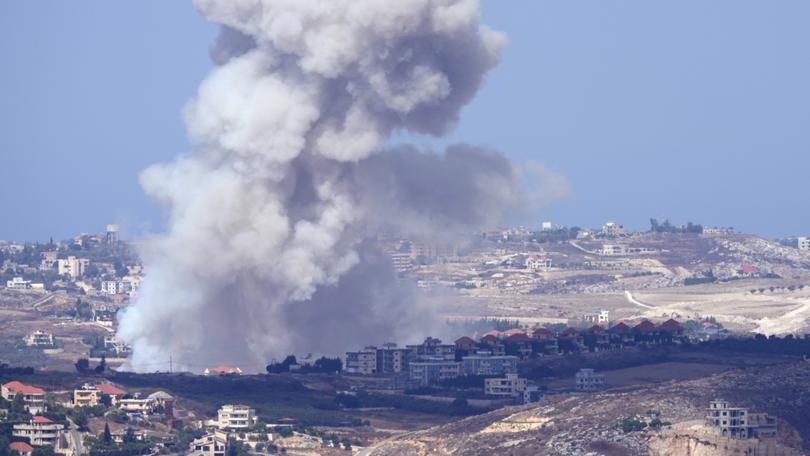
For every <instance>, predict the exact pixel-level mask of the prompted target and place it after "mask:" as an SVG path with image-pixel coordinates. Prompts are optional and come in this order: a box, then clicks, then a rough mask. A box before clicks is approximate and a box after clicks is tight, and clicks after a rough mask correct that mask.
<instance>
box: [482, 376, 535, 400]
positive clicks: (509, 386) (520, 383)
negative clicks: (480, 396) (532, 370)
mask: <svg viewBox="0 0 810 456" xmlns="http://www.w3.org/2000/svg"><path fill="white" fill-rule="evenodd" d="M528 385H529V382H528V380H526V379H525V378H520V377H518V374H506V377H503V378H487V379H485V380H484V394H486V395H487V396H511V397H518V396H520V395H522V394H523V392H524V391H526V387H527V386H528Z"/></svg>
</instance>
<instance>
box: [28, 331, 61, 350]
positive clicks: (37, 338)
mask: <svg viewBox="0 0 810 456" xmlns="http://www.w3.org/2000/svg"><path fill="white" fill-rule="evenodd" d="M53 344H54V339H53V334H51V333H48V332H45V331H40V330H36V331H34V332H32V333H31V334H29V335H27V336H25V345H27V346H29V347H46V348H48V347H53Z"/></svg>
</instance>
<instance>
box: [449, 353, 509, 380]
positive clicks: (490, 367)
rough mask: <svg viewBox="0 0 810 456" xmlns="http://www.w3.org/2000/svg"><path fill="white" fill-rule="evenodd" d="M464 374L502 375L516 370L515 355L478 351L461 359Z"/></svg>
mask: <svg viewBox="0 0 810 456" xmlns="http://www.w3.org/2000/svg"><path fill="white" fill-rule="evenodd" d="M461 362H462V363H463V371H464V375H504V374H511V373H515V372H517V356H512V355H491V354H486V353H483V352H479V353H478V354H477V355H470V356H465V357H463V358H462V359H461Z"/></svg>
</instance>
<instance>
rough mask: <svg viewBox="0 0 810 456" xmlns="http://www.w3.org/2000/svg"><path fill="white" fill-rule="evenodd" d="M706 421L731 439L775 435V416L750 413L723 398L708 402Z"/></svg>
mask: <svg viewBox="0 0 810 456" xmlns="http://www.w3.org/2000/svg"><path fill="white" fill-rule="evenodd" d="M706 422H707V423H708V424H709V426H712V427H714V428H717V429H718V430H719V431H720V434H721V435H723V436H724V437H730V438H733V439H750V438H753V437H776V418H775V417H773V416H770V415H768V414H767V413H750V412H749V411H748V409H747V408H743V407H732V406H731V405H730V404H729V402H728V401H725V400H723V399H716V400H713V401H711V402H710V403H709V408H708V411H707V414H706Z"/></svg>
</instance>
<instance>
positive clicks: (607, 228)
mask: <svg viewBox="0 0 810 456" xmlns="http://www.w3.org/2000/svg"><path fill="white" fill-rule="evenodd" d="M623 234H624V227H623V226H621V225H619V224H618V223H616V222H607V223H605V224H604V225H602V235H603V236H607V237H616V236H621V235H623Z"/></svg>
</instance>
